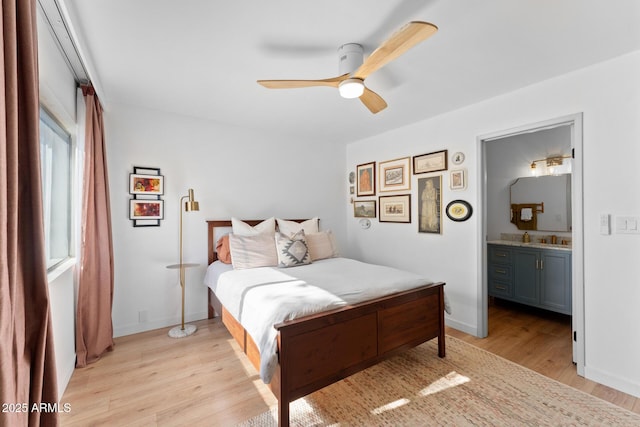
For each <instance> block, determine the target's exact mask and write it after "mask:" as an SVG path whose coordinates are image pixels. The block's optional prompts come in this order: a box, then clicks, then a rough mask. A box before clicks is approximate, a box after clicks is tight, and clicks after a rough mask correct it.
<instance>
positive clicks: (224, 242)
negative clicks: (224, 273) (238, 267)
mask: <svg viewBox="0 0 640 427" xmlns="http://www.w3.org/2000/svg"><path fill="white" fill-rule="evenodd" d="M216 254H217V255H218V260H219V261H221V262H223V263H225V264H231V249H230V248H229V235H228V234H225V235H224V236H222V237H221V238H219V239H218V243H217V244H216Z"/></svg>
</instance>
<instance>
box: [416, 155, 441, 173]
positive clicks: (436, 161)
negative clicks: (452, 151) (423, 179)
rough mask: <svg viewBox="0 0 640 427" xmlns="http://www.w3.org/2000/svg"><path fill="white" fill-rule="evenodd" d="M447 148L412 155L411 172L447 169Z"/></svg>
mask: <svg viewBox="0 0 640 427" xmlns="http://www.w3.org/2000/svg"><path fill="white" fill-rule="evenodd" d="M447 153H448V150H442V151H435V152H433V153H427V154H421V155H419V156H414V157H413V174H414V175H417V174H420V173H429V172H438V171H446V170H447Z"/></svg>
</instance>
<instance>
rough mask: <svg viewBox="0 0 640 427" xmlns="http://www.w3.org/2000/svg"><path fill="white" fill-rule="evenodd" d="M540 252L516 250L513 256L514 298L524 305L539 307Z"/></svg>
mask: <svg viewBox="0 0 640 427" xmlns="http://www.w3.org/2000/svg"><path fill="white" fill-rule="evenodd" d="M539 253H540V251H537V250H530V249H514V250H513V253H512V256H513V270H514V271H513V278H514V281H513V296H514V298H515V299H516V300H517V301H518V302H521V303H523V304H530V305H538V303H539V301H540V298H539V294H538V269H537V266H538V265H539V260H538V255H539Z"/></svg>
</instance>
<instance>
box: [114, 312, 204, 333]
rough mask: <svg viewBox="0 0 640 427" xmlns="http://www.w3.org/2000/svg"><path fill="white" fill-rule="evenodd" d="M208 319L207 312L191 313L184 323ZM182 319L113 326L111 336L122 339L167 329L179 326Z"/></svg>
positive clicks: (174, 318) (175, 318)
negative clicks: (127, 336)
mask: <svg viewBox="0 0 640 427" xmlns="http://www.w3.org/2000/svg"><path fill="white" fill-rule="evenodd" d="M207 317H209V313H207V312H199V313H191V314H188V315H186V316H185V322H195V321H197V320H203V319H206V318H207ZM181 321H182V319H181V318H180V317H179V316H177V317H172V318H165V319H158V320H153V321H149V322H144V323H139V322H136V323H129V324H126V325H114V326H113V336H114V337H116V338H117V337H124V336H126V335H133V334H138V333H140V332H147V331H153V330H155V329H161V328H167V327H169V326H175V325H178V324H180V322H181Z"/></svg>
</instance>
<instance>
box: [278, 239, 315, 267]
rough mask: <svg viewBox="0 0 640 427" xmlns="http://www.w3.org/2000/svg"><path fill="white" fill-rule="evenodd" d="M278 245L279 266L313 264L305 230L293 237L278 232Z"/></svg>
mask: <svg viewBox="0 0 640 427" xmlns="http://www.w3.org/2000/svg"><path fill="white" fill-rule="evenodd" d="M276 247H277V249H278V267H295V266H297V265H306V264H311V255H310V254H309V248H308V247H307V241H306V239H305V237H304V231H303V230H300V231H298V232H297V233H295V234H294V235H293V236H291V237H287V236H285V235H284V234H282V233H276Z"/></svg>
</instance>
